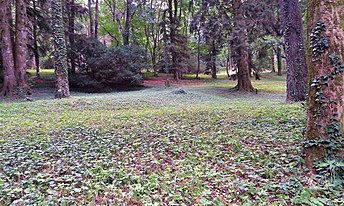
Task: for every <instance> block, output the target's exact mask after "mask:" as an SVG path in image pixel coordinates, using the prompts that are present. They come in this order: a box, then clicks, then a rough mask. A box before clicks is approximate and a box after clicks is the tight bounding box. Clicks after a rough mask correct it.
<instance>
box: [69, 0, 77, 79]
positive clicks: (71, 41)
mask: <svg viewBox="0 0 344 206" xmlns="http://www.w3.org/2000/svg"><path fill="white" fill-rule="evenodd" d="M68 33H69V45H70V50H71V52H70V58H69V59H70V67H71V70H70V72H71V73H72V74H75V72H76V65H75V59H76V55H75V52H74V51H75V0H71V1H70V2H69V27H68Z"/></svg>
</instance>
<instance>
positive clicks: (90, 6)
mask: <svg viewBox="0 0 344 206" xmlns="http://www.w3.org/2000/svg"><path fill="white" fill-rule="evenodd" d="M88 17H89V21H90V28H89V32H90V33H89V35H88V36H90V37H93V36H94V26H93V12H92V0H88Z"/></svg>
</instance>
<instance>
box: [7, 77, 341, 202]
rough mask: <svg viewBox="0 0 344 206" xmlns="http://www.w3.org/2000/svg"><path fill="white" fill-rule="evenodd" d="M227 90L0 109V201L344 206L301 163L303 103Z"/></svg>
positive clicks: (120, 95)
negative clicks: (229, 92)
mask: <svg viewBox="0 0 344 206" xmlns="http://www.w3.org/2000/svg"><path fill="white" fill-rule="evenodd" d="M226 82H228V80H224V81H223V82H219V83H216V82H215V81H209V82H207V83H206V84H205V85H199V86H188V87H183V89H184V90H185V91H186V92H187V94H175V93H173V91H174V90H175V89H176V88H173V87H172V88H168V89H166V88H150V89H146V90H142V91H131V92H117V93H108V94H92V95H90V94H83V93H73V96H72V97H71V98H69V99H62V100H53V99H45V100H44V99H43V100H36V101H34V102H18V103H3V104H0V111H1V113H0V205H10V204H11V203H12V204H14V205H34V204H36V205H293V204H313V205H326V204H329V205H331V204H333V205H340V204H343V202H344V201H343V200H344V199H343V194H342V192H341V190H340V189H330V188H333V187H328V185H325V186H324V185H323V184H320V183H316V182H315V179H314V178H311V177H309V176H308V175H307V174H308V172H307V170H304V169H302V168H301V167H300V163H301V162H302V158H301V156H300V154H301V147H302V134H301V132H302V129H303V128H304V124H305V112H304V110H303V109H302V107H301V104H285V103H284V98H285V97H284V93H281V91H282V90H281V89H279V88H277V89H275V90H276V91H275V90H274V89H271V91H269V92H264V91H262V92H258V94H257V95H256V94H228V91H227V90H226V88H224V85H225V83H226ZM254 84H255V82H254ZM273 84H274V85H276V84H277V85H284V82H283V81H280V79H279V77H271V78H265V80H262V81H261V83H259V84H258V82H257V84H256V85H257V86H256V87H258V88H259V86H261V90H264V89H263V85H270V86H269V88H271V85H273ZM227 87H228V86H227ZM281 87H282V86H281ZM284 89H285V87H284Z"/></svg>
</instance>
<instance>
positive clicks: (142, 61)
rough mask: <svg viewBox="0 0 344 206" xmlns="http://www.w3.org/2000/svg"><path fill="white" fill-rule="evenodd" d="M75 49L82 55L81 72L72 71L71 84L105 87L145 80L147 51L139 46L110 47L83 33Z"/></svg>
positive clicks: (131, 84) (134, 83)
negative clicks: (143, 74) (83, 35)
mask: <svg viewBox="0 0 344 206" xmlns="http://www.w3.org/2000/svg"><path fill="white" fill-rule="evenodd" d="M76 42H77V43H76V45H77V46H76V51H77V52H79V53H80V54H81V55H80V56H81V57H83V58H81V59H79V60H78V61H79V63H78V64H79V65H81V66H82V68H83V70H81V74H74V75H70V82H71V85H72V86H76V87H81V88H84V89H85V88H88V89H91V90H92V91H95V90H96V89H99V91H103V89H105V88H106V87H113V86H118V85H126V86H136V85H140V84H142V82H143V78H142V71H143V70H145V69H147V67H148V66H149V65H148V62H149V60H148V55H147V53H146V52H145V51H144V49H142V48H140V47H136V46H122V47H111V48H107V47H105V46H104V45H103V44H102V43H100V42H98V41H94V40H92V39H87V38H84V37H82V36H80V37H78V38H76Z"/></svg>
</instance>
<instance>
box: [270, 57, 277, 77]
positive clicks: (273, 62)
mask: <svg viewBox="0 0 344 206" xmlns="http://www.w3.org/2000/svg"><path fill="white" fill-rule="evenodd" d="M270 70H271V73H275V72H276V69H275V55H274V54H272V55H271V59H270Z"/></svg>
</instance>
